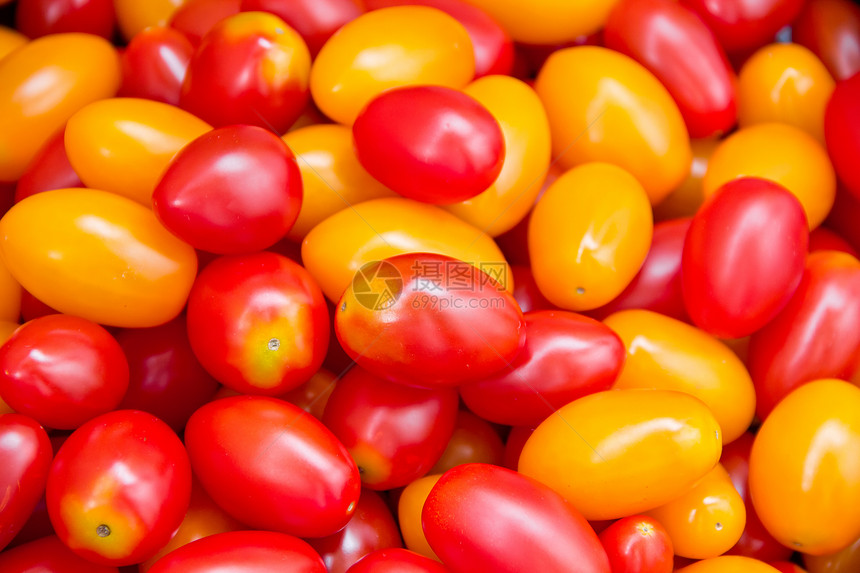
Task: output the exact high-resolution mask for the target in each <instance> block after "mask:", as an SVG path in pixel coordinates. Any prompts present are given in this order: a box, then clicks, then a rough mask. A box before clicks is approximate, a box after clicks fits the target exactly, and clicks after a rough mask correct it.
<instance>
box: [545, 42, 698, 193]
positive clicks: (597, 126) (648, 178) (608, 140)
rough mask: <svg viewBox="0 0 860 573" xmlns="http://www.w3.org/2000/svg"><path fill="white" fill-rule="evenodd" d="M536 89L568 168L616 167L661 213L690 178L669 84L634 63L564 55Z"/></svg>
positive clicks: (580, 51)
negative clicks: (636, 183)
mask: <svg viewBox="0 0 860 573" xmlns="http://www.w3.org/2000/svg"><path fill="white" fill-rule="evenodd" d="M535 89H536V90H537V93H538V95H539V96H540V98H541V100H542V101H543V104H544V106H545V107H546V112H547V116H548V117H549V124H550V128H551V130H552V151H553V155H554V156H555V157H556V158H558V162H559V164H560V165H561V166H562V167H564V168H570V167H574V166H576V165H580V164H582V163H587V162H589V161H605V162H607V163H613V164H615V165H618V166H619V167H622V168H624V169H626V170H627V171H629V172H630V173H631V174H632V175H633V176H634V177H636V179H638V180H639V182H640V183H641V184H642V187H644V188H645V191H646V192H647V193H648V197H649V199H650V200H651V203H652V204H655V205H656V204H657V203H659V202H660V201H662V200H663V199H664V198H666V196H668V195H669V193H671V192H672V190H673V189H675V188H676V187H677V186H678V185H680V184H681V182H682V181H684V178H685V177H686V176H687V173H688V172H689V170H690V162H691V160H692V152H691V151H690V137H689V135H688V134H687V127H686V126H685V124H684V120H683V118H682V117H681V112H680V111H678V106H677V105H676V104H675V102H674V100H672V96H670V95H669V92H668V91H667V90H666V88H665V87H663V84H661V83H660V81H659V80H657V78H655V77H654V76H653V75H652V74H651V72H649V71H648V70H647V69H645V68H644V67H643V66H642V65H640V64H638V63H637V62H636V61H634V60H633V59H632V58H629V57H627V56H625V55H623V54H620V53H618V52H613V51H612V50H609V49H606V48H599V47H595V46H582V47H578V48H567V49H565V50H559V51H557V52H555V53H553V54H552V55H551V56H550V57H549V59H548V60H547V61H546V64H544V66H543V68H541V71H540V73H539V74H538V77H537V81H536V83H535Z"/></svg>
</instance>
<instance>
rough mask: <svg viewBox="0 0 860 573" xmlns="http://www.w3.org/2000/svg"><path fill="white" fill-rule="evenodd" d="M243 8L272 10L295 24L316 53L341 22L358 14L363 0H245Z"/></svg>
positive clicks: (360, 11) (312, 51) (246, 10)
mask: <svg viewBox="0 0 860 573" xmlns="http://www.w3.org/2000/svg"><path fill="white" fill-rule="evenodd" d="M242 11H243V12H248V11H260V12H271V13H272V14H274V15H275V16H278V17H279V18H282V19H283V20H284V22H286V23H287V24H289V25H290V26H292V27H293V28H294V29H295V30H296V32H298V33H299V34H300V35H301V36H302V38H304V40H305V42H306V43H307V45H308V48H309V49H310V51H311V54H312V55H314V56H316V55H317V53H318V52H319V51H320V48H322V46H323V44H325V43H326V41H327V40H328V39H329V38H330V37H331V36H332V35H333V34H334V33H335V32H337V31H338V30H339V29H340V28H341V26H343V25H344V24H346V23H347V22H351V21H353V20H355V19H356V18H358V17H359V16H360V15H361V14H362V12H363V10H362V9H361V2H360V0H289V1H287V2H284V0H242Z"/></svg>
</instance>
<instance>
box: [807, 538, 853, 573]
mask: <svg viewBox="0 0 860 573" xmlns="http://www.w3.org/2000/svg"><path fill="white" fill-rule="evenodd" d="M803 564H804V565H806V569H807V571H808V573H857V571H860V538H858V539H857V540H856V541H855V542H854V543H852V544H851V545H849V546H848V547H846V548H845V549H843V550H842V551H837V552H836V553H831V554H829V555H804V556H803Z"/></svg>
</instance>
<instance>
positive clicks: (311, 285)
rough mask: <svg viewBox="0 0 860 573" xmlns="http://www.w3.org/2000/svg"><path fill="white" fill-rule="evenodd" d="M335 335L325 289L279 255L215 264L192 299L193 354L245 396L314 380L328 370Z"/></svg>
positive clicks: (196, 285)
mask: <svg viewBox="0 0 860 573" xmlns="http://www.w3.org/2000/svg"><path fill="white" fill-rule="evenodd" d="M329 330H330V327H329V322H328V309H327V308H326V305H325V299H324V298H323V295H322V292H320V290H319V287H318V286H317V285H316V283H315V282H314V280H313V279H312V278H311V276H310V275H309V274H308V272H307V271H305V269H304V268H302V267H301V266H300V265H298V264H297V263H294V262H293V261H291V260H289V259H288V258H286V257H283V256H281V255H277V254H275V253H270V252H261V253H254V254H250V255H233V256H228V257H222V258H219V259H216V260H215V261H214V262H212V263H210V264H209V265H208V266H207V267H206V268H205V269H204V270H203V272H201V273H200V276H199V277H198V278H197V281H196V282H195V283H194V288H193V289H192V290H191V294H190V296H189V298H188V338H189V340H190V341H191V348H193V349H194V354H195V355H196V356H197V358H198V360H200V363H201V364H202V365H203V367H204V368H206V370H207V371H208V372H209V373H210V374H212V376H214V377H215V379H216V380H218V381H219V382H221V383H222V384H224V385H225V386H228V387H230V388H233V389H234V390H236V391H238V392H245V393H257V394H268V395H277V394H282V393H283V392H286V391H287V390H291V389H292V388H295V387H297V386H299V385H300V384H302V383H304V382H306V381H307V380H309V379H310V377H311V376H313V374H314V373H315V372H316V371H317V370H319V367H320V366H321V365H322V361H323V358H324V356H325V352H326V349H327V348H328V341H329Z"/></svg>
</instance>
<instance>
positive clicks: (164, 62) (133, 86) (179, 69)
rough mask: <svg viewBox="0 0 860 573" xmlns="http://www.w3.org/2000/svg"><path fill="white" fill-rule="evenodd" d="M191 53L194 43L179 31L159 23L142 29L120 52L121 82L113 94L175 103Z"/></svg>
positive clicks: (177, 100)
mask: <svg viewBox="0 0 860 573" xmlns="http://www.w3.org/2000/svg"><path fill="white" fill-rule="evenodd" d="M193 55H194V46H193V45H192V44H191V42H190V41H188V38H186V37H185V36H183V35H182V33H181V32H178V31H176V30H173V29H171V28H164V27H160V26H154V27H151V28H147V29H145V30H143V31H142V32H140V33H139V34H137V35H135V36H134V38H132V39H131V41H130V42H129V43H128V46H126V48H125V50H123V51H122V53H121V54H120V63H121V65H122V84H120V87H119V93H118V94H117V95H119V96H121V97H135V98H144V99H152V100H155V101H161V102H164V103H169V104H171V105H179V94H180V92H181V91H182V82H183V80H185V74H186V72H187V71H188V64H189V63H190V62H191V57H192V56H193Z"/></svg>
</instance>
